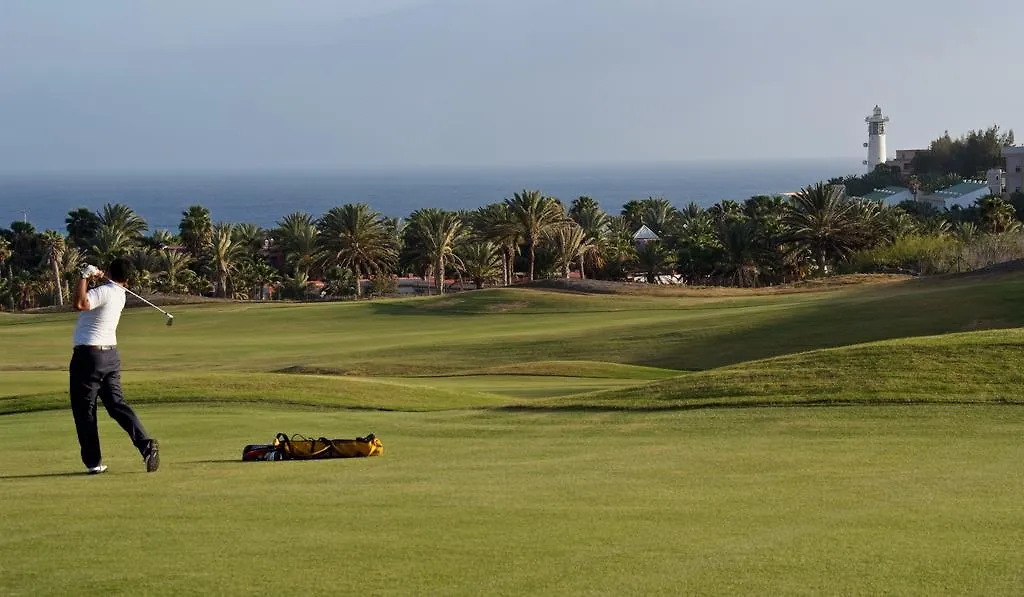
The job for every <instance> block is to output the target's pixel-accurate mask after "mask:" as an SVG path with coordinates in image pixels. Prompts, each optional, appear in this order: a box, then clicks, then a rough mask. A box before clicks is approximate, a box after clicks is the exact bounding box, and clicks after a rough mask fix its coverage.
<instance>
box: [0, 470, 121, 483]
mask: <svg viewBox="0 0 1024 597" xmlns="http://www.w3.org/2000/svg"><path fill="white" fill-rule="evenodd" d="M109 474H111V473H110V471H107V472H105V473H101V474H98V475H90V474H89V473H87V472H85V471H75V472H73V473H72V472H65V473H30V474H27V475H0V481H3V480H8V479H10V480H13V479H49V478H58V477H103V476H105V475H109ZM115 474H118V473H115ZM119 474H129V475H135V474H139V472H138V471H124V472H122V473H119Z"/></svg>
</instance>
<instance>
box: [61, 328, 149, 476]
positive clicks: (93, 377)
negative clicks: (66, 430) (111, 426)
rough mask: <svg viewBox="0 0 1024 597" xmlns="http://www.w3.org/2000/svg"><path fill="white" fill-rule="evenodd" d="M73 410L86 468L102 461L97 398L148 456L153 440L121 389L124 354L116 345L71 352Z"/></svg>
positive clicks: (141, 452)
mask: <svg viewBox="0 0 1024 597" xmlns="http://www.w3.org/2000/svg"><path fill="white" fill-rule="evenodd" d="M70 373H71V412H72V414H74V416H75V429H76V430H77V431H78V444H79V445H80V446H81V448H82V462H83V463H84V464H85V466H87V467H90V468H91V467H94V466H98V465H99V464H100V463H101V462H102V457H103V455H102V453H101V452H100V435H99V431H98V430H97V428H96V397H97V396H99V398H100V400H102V401H103V406H104V407H106V409H107V413H108V414H109V415H110V416H111V417H112V418H113V419H114V420H115V421H117V423H118V424H119V425H120V426H121V428H122V429H124V430H125V431H127V432H128V436H129V437H131V438H132V443H133V444H135V447H136V448H137V449H138V450H139V454H141V455H142V456H143V457H145V456H146V454H147V452H148V451H149V449H150V444H151V440H150V437H149V435H148V434H147V433H146V430H145V428H143V427H142V422H141V421H139V417H138V416H137V415H136V414H135V411H133V410H132V407H130V406H128V403H126V402H125V401H124V394H123V393H122V392H121V354H120V353H119V352H117V349H116V348H110V349H107V350H100V349H99V348H95V347H88V346H76V347H75V351H74V353H73V354H72V355H71V366H70Z"/></svg>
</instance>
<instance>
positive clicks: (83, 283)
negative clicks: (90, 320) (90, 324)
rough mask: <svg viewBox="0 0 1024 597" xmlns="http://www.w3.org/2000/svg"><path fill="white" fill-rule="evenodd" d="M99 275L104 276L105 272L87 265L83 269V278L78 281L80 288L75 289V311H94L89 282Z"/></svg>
mask: <svg viewBox="0 0 1024 597" xmlns="http://www.w3.org/2000/svg"><path fill="white" fill-rule="evenodd" d="M98 275H103V272H101V271H100V270H99V268H97V267H95V266H92V265H87V266H86V267H84V268H82V277H81V278H80V279H79V280H78V286H76V287H75V311H89V310H90V309H92V304H91V303H90V302H89V280H90V279H92V278H94V277H96V276H98Z"/></svg>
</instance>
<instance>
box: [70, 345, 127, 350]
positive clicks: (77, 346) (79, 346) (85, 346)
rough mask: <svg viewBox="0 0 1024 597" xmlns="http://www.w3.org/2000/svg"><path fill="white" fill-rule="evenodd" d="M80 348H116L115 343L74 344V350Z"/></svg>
mask: <svg viewBox="0 0 1024 597" xmlns="http://www.w3.org/2000/svg"><path fill="white" fill-rule="evenodd" d="M79 348H81V349H82V350H117V345H116V344H78V345H76V346H75V350H78V349H79Z"/></svg>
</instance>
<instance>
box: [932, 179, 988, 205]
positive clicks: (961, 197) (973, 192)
mask: <svg viewBox="0 0 1024 597" xmlns="http://www.w3.org/2000/svg"><path fill="white" fill-rule="evenodd" d="M991 194H992V189H990V188H988V181H984V180H966V181H964V182H962V183H960V184H958V185H953V186H951V187H949V188H948V189H942V190H941V191H936V192H935V193H934V194H932V195H930V196H928V197H926V198H925V200H926V201H928V202H929V203H934V204H935V206H936V207H944V208H946V209H949V208H951V207H953V206H954V205H959V206H960V207H971V206H972V205H974V202H975V201H977V200H978V199H982V198H984V197H988V196H989V195H991ZM940 201H941V206H940V205H939V202H940Z"/></svg>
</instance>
